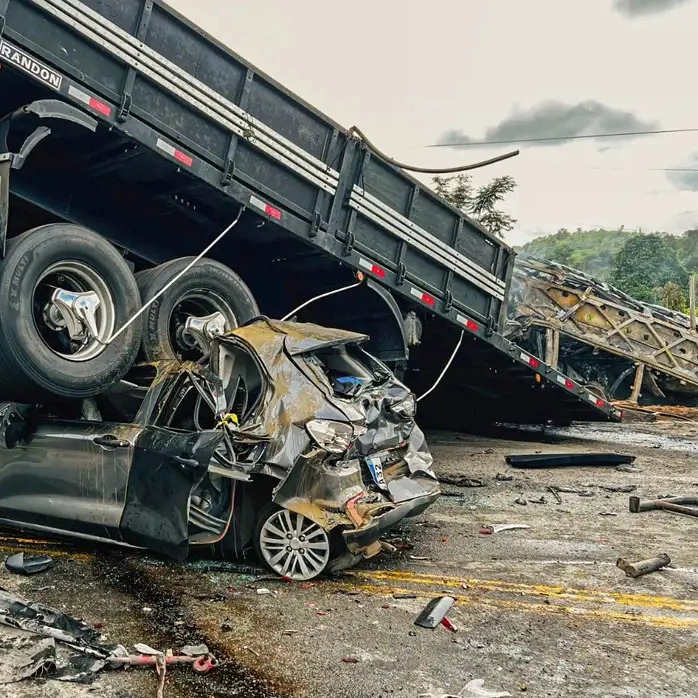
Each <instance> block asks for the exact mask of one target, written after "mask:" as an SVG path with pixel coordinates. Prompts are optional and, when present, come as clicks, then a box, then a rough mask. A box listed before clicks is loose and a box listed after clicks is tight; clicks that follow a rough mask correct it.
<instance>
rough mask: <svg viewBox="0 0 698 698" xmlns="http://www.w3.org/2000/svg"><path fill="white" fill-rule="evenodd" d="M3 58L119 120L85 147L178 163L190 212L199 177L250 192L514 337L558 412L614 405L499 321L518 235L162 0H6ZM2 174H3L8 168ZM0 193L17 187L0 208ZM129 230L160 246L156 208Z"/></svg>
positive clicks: (272, 217) (446, 312) (410, 292)
mask: <svg viewBox="0 0 698 698" xmlns="http://www.w3.org/2000/svg"><path fill="white" fill-rule="evenodd" d="M64 46H70V47H71V50H70V52H69V54H67V55H66V53H65V50H64V48H63V47H64ZM0 63H1V64H2V65H3V67H5V66H6V67H7V68H8V69H11V70H16V71H18V72H19V73H21V74H23V75H25V76H28V77H29V78H31V79H32V80H33V81H34V83H35V84H36V85H38V86H39V87H38V88H37V89H41V90H42V94H44V95H50V94H54V95H55V94H56V93H58V94H59V95H60V96H61V97H62V98H63V99H65V100H67V101H68V102H70V103H72V104H74V105H76V106H77V107H79V108H80V109H82V110H85V111H86V112H87V113H89V114H90V115H91V116H93V117H94V118H96V119H97V120H98V122H99V123H100V131H101V130H102V129H103V128H106V129H107V130H108V133H109V134H112V135H111V137H112V138H113V142H112V144H111V146H110V145H109V143H107V141H106V140H105V139H104V138H102V140H101V141H100V142H101V145H100V146H99V147H100V148H101V153H104V154H106V157H107V161H105V159H104V158H100V157H98V158H96V159H95V158H93V159H92V160H91V159H90V156H89V155H85V156H83V157H82V159H81V162H83V163H87V164H89V167H93V168H95V170H96V171H99V172H105V171H107V170H108V169H109V168H114V167H118V166H122V165H123V166H126V165H128V164H133V162H134V159H138V158H144V157H145V156H146V154H147V153H150V154H151V156H152V154H153V153H157V154H158V155H160V156H162V157H163V159H167V160H169V161H170V164H171V166H172V170H173V173H176V177H177V178H178V181H179V184H178V186H177V187H175V190H174V191H175V194H174V195H173V198H172V197H170V198H172V201H173V205H174V204H176V205H179V206H183V207H186V209H187V215H189V216H191V217H197V216H198V217H199V218H201V219H202V220H205V216H204V214H202V213H200V212H198V211H197V206H196V205H194V204H191V203H190V202H187V201H186V200H185V199H186V197H185V198H182V197H181V196H179V195H178V194H177V192H178V190H180V189H181V190H186V189H187V188H196V190H197V193H198V195H199V196H200V197H201V200H202V201H203V202H204V203H205V206H199V207H198V208H208V209H209V210H211V211H215V210H218V209H220V210H225V208H226V206H227V207H228V208H229V207H230V206H231V205H239V204H242V205H244V206H246V207H248V209H249V211H254V212H255V213H257V214H258V215H259V216H262V217H263V218H264V219H265V220H266V222H267V225H268V226H269V227H270V228H272V229H274V230H284V231H286V232H288V233H291V234H292V235H293V236H295V237H296V238H297V239H299V240H301V241H303V242H304V243H306V244H308V245H310V246H311V247H312V248H315V252H313V253H311V254H319V253H326V254H328V255H331V256H332V257H334V258H335V259H336V260H338V261H339V262H340V263H341V264H342V265H343V266H346V267H350V268H352V269H354V270H356V271H361V272H363V273H365V274H366V275H367V276H368V277H370V278H373V279H375V280H376V281H377V282H379V283H380V284H381V285H382V286H384V287H386V288H388V289H390V290H391V291H392V292H393V293H395V294H396V296H397V297H398V298H400V299H401V302H402V303H407V304H413V305H414V306H416V307H419V308H421V309H422V311H423V312H424V313H427V314H434V315H436V316H438V317H440V318H442V319H444V320H446V321H448V322H450V323H451V324H452V325H453V326H455V327H456V328H458V329H460V330H462V331H464V332H465V333H466V335H471V336H472V337H473V339H476V340H477V341H478V342H484V343H486V344H488V345H489V349H490V351H491V350H494V351H497V352H503V353H504V354H505V355H506V356H508V357H509V361H510V363H511V365H512V366H513V367H515V368H516V370H517V371H522V370H523V369H524V368H525V373H526V376H527V378H526V379H524V378H523V377H521V378H520V379H517V380H519V381H520V383H521V385H522V386H523V384H524V383H527V388H530V389H531V390H538V389H539V388H548V391H549V392H550V391H552V392H554V393H556V394H560V400H559V402H560V404H561V405H562V404H564V405H565V407H564V408H562V407H561V410H560V411H559V412H560V413H561V412H563V411H565V409H567V407H569V413H570V414H572V413H574V415H575V418H581V419H589V420H599V419H611V420H616V419H618V413H617V411H616V410H615V409H614V408H613V406H612V405H610V404H608V403H607V402H606V401H604V400H602V399H599V397H598V396H597V395H593V394H590V393H589V392H588V391H587V390H585V389H584V388H583V387H582V386H579V385H577V384H576V383H575V382H574V381H571V380H569V378H568V377H566V376H564V375H563V374H561V373H560V372H559V371H557V370H555V369H553V368H551V367H550V366H547V365H545V363H544V362H543V361H542V360H541V359H540V358H536V357H535V356H531V355H530V354H529V353H527V352H523V351H521V349H520V347H518V346H516V345H515V344H514V343H513V342H511V341H508V340H506V339H505V338H504V337H503V336H502V335H501V334H499V332H500V331H501V327H502V319H503V317H504V313H505V299H506V294H507V289H508V285H509V283H510V279H511V274H512V273H513V263H512V262H513V257H514V254H513V252H512V250H511V249H510V248H509V247H508V246H506V245H505V244H504V243H503V242H502V241H501V240H498V239H497V238H496V237H494V236H493V235H492V234H491V233H489V232H488V231H486V230H485V229H484V228H482V227H481V226H480V225H479V224H477V223H476V222H474V221H472V220H470V219H469V218H466V217H464V216H463V215H462V214H461V213H460V212H459V211H458V210H457V209H456V208H454V207H451V206H449V205H448V204H446V203H445V202H444V201H442V200H440V199H439V198H438V197H436V196H435V195H434V194H433V193H431V192H430V191H428V190H426V189H424V187H423V185H421V184H420V183H419V182H418V181H417V180H414V179H413V178H411V177H410V176H409V175H407V174H406V173H405V172H403V171H402V170H399V169H397V168H395V167H393V166H392V165H391V164H390V163H389V162H387V161H386V160H384V159H382V158H381V157H380V156H379V155H378V154H376V153H373V152H371V151H370V150H369V149H368V148H367V147H366V145H365V144H364V143H362V142H361V141H359V140H357V139H356V138H353V137H351V136H350V135H349V134H348V133H347V132H346V131H345V130H344V129H342V128H341V127H340V126H339V125H337V124H335V123H334V122H332V121H330V120H329V119H328V118H327V117H326V116H324V115H322V114H320V113H319V112H317V111H316V110H314V109H313V108H312V107H311V106H310V105H308V104H306V103H305V102H303V101H301V100H300V99H299V98H298V97H296V96H295V95H292V94H291V93H289V92H288V91H287V90H286V89H285V88H283V87H282V86H281V85H279V84H278V83H276V82H274V81H273V80H272V79H271V78H269V77H267V76H265V75H264V74H262V73H261V72H259V71H258V70H257V69H255V68H254V67H253V66H251V65H249V64H248V63H246V62H245V61H244V60H243V59H241V58H240V57H238V56H236V55H235V54H233V53H232V52H231V51H230V50H229V49H227V48H226V47H225V46H222V45H221V44H219V43H217V42H216V41H215V40H213V39H212V38H211V37H209V36H208V35H206V34H205V33H204V32H202V31H201V30H200V29H198V28H197V27H195V26H193V25H191V24H190V23H189V22H188V20H186V19H185V18H184V17H182V16H180V15H178V14H177V13H176V12H174V11H173V10H172V9H170V8H169V7H167V6H166V5H165V4H164V3H162V2H159V1H156V2H153V1H152V0H109V1H108V2H103V1H102V0H85V2H79V1H78V0H0ZM97 155H100V152H98V153H97ZM109 158H111V162H110V161H109ZM158 167H159V166H158ZM0 168H2V165H1V164H0ZM83 174H84V173H83ZM0 177H2V181H1V182H0V187H5V188H7V183H6V180H7V176H6V175H4V173H3V172H2V170H1V169H0ZM90 181H91V180H90V178H89V177H87V178H86V179H85V184H87V183H89V182H90ZM193 182H195V183H196V184H193ZM201 184H205V185H207V186H206V187H201V186H200V185H201ZM40 186H41V185H40V184H37V183H36V182H26V181H22V182H18V183H17V185H16V187H15V186H14V185H13V186H12V189H13V191H15V189H16V192H15V193H17V194H18V195H19V196H20V197H21V198H24V199H26V200H27V201H30V202H32V203H35V204H37V205H38V206H40V207H42V208H44V209H45V210H47V211H49V212H51V213H53V214H55V215H57V216H61V217H64V216H65V215H66V205H65V203H64V200H63V199H61V198H60V196H61V195H57V197H58V198H57V199H56V200H55V201H52V200H49V198H47V197H46V193H45V191H43V190H42V189H41V188H40ZM80 189H81V182H80V180H79V179H78V178H75V179H73V184H72V189H71V192H70V194H71V197H70V215H71V216H73V220H76V222H79V223H81V224H83V225H87V226H88V227H93V228H95V229H97V230H99V231H100V232H102V233H103V234H106V235H107V236H110V237H111V238H113V239H115V238H118V236H119V235H123V233H124V231H123V229H119V228H118V226H116V229H115V230H114V231H111V230H109V229H108V228H109V226H110V225H111V224H110V223H109V222H108V221H104V220H102V221H100V222H99V224H97V221H96V220H95V219H94V214H93V213H91V212H90V211H89V208H90V206H89V204H88V205H87V207H86V212H85V215H83V216H82V217H81V219H80V220H77V219H76V218H77V217H79V216H81V214H79V213H78V212H79V211H80V206H81V197H83V196H84V193H83V194H81V192H80ZM84 189H85V191H87V190H88V189H90V187H89V186H85V187H84ZM130 193H133V192H130ZM141 195H142V192H141ZM167 196H169V194H167ZM155 198H156V199H157V197H155ZM151 199H152V197H150V199H148V200H151ZM3 206H6V199H5V203H4V204H3V203H2V202H0V216H1V215H2V213H3V211H2V207H3ZM205 222H207V224H208V225H209V226H210V225H211V222H212V221H211V220H210V219H207V220H205ZM0 223H2V221H1V220H0ZM130 234H132V235H133V237H134V239H136V240H137V241H138V244H139V245H141V249H140V250H139V254H142V255H143V256H144V258H147V259H150V257H149V254H151V253H150V252H149V251H148V250H151V249H152V250H157V249H161V246H158V245H157V244H155V240H154V239H153V238H152V229H151V230H148V229H147V226H145V224H144V231H143V234H142V235H141V234H139V232H138V231H137V230H131V231H130ZM125 246H126V247H128V244H126V245H125ZM151 256H152V254H151ZM151 261H157V260H156V259H155V258H152V259H151ZM160 261H162V260H160ZM500 358H501V354H500ZM564 393H566V395H565V394H564ZM572 405H574V406H572Z"/></svg>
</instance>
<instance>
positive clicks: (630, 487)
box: [599, 485, 637, 494]
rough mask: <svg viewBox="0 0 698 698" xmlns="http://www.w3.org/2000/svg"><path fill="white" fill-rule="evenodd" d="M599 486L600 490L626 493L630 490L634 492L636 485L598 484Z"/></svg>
mask: <svg viewBox="0 0 698 698" xmlns="http://www.w3.org/2000/svg"><path fill="white" fill-rule="evenodd" d="M599 487H600V488H601V489H602V490H605V491H606V492H623V493H625V494H628V493H630V492H634V491H635V490H636V489H637V485H617V486H608V485H599Z"/></svg>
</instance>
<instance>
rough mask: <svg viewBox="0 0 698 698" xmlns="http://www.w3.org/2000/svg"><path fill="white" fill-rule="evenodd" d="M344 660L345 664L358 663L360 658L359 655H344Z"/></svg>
mask: <svg viewBox="0 0 698 698" xmlns="http://www.w3.org/2000/svg"><path fill="white" fill-rule="evenodd" d="M342 661H343V662H344V663H345V664H358V663H359V658H358V657H342Z"/></svg>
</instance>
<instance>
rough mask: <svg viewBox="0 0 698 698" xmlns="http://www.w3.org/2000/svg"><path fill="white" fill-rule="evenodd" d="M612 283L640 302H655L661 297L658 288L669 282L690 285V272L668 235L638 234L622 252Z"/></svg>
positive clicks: (682, 285)
mask: <svg viewBox="0 0 698 698" xmlns="http://www.w3.org/2000/svg"><path fill="white" fill-rule="evenodd" d="M610 282H611V283H612V284H613V285H614V286H617V287H618V288H619V289H620V290H621V291H625V293H627V294H628V295H630V296H632V297H633V298H636V299H637V300H639V301H644V302H646V303H655V302H657V301H658V300H659V299H658V297H657V292H656V289H658V288H660V287H664V286H666V284H668V283H669V282H672V283H674V284H676V285H677V286H679V288H680V289H681V288H686V284H687V283H688V274H687V273H686V270H685V269H684V268H683V267H682V266H681V265H680V264H679V262H678V259H677V257H676V250H675V249H673V247H672V246H671V245H670V244H669V243H668V242H667V240H666V239H665V238H663V237H662V236H660V235H657V234H652V235H637V236H635V237H632V238H630V239H629V240H628V241H627V242H626V243H625V244H624V245H623V247H622V248H621V249H620V250H619V251H618V254H617V255H616V257H615V261H614V266H613V271H612V273H611V278H610Z"/></svg>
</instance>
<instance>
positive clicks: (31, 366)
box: [0, 223, 141, 402]
mask: <svg viewBox="0 0 698 698" xmlns="http://www.w3.org/2000/svg"><path fill="white" fill-rule="evenodd" d="M58 288H60V289H63V291H64V292H67V293H86V292H90V291H91V292H93V295H92V299H93V300H94V299H95V298H96V299H97V300H98V301H99V305H98V306H97V308H96V309H95V310H94V312H92V313H87V315H86V316H85V317H88V318H91V319H92V323H91V325H92V330H93V331H92V332H90V331H89V329H86V328H88V326H89V323H88V324H85V323H84V322H82V320H78V321H76V320H75V318H76V317H77V316H76V315H75V314H74V313H73V312H72V311H71V310H70V309H68V310H66V305H65V301H66V298H67V295H64V298H63V301H64V305H63V306H61V305H60V303H59V302H56V299H55V297H54V294H55V292H56V289H58ZM139 307H140V298H139V295H138V287H137V286H136V281H135V279H134V277H133V274H132V273H131V270H130V269H129V268H128V265H127V264H126V262H125V260H124V259H123V257H122V256H121V255H120V254H119V252H118V251H117V249H116V248H115V247H113V246H112V245H111V243H109V242H108V241H107V240H105V239H104V238H102V237H100V236H99V235H97V234H96V233H93V232H92V231H90V230H86V229H85V228H82V227H80V226H77V225H73V224H70V223H51V224H50V225H44V226H41V227H39V228H34V229H33V230H29V231H27V232H25V233H23V234H22V235H19V236H18V237H16V238H14V239H12V240H10V241H9V242H8V244H7V254H6V256H5V259H3V260H2V261H0V396H1V399H3V400H16V401H21V402H40V401H42V400H43V399H45V398H47V397H48V396H49V395H55V396H59V397H61V398H71V399H72V398H74V399H84V398H89V397H93V396H95V395H98V394H99V393H101V392H103V391H105V390H107V389H108V388H110V387H111V386H113V385H114V384H116V383H117V382H118V381H119V380H121V379H122V378H123V377H124V375H125V374H126V372H127V371H128V370H129V369H130V368H131V366H132V364H133V362H134V360H135V358H136V356H137V354H138V348H139V345H140V339H141V329H140V326H139V324H138V323H133V324H132V325H131V326H129V327H128V329H126V330H125V331H124V332H123V333H122V334H121V335H119V337H118V338H117V339H115V340H114V341H113V342H112V343H111V344H109V345H106V344H105V342H106V340H107V339H109V337H110V336H111V335H112V334H113V332H115V331H116V330H118V329H119V328H120V327H122V326H123V324H124V323H125V322H126V321H127V320H128V319H129V318H131V317H132V316H133V315H134V314H135V313H136V312H138V309H139ZM66 318H68V320H66ZM71 318H72V322H71ZM71 327H72V332H71Z"/></svg>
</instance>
